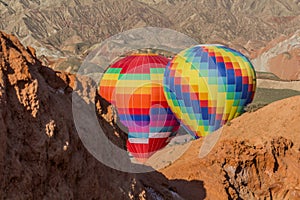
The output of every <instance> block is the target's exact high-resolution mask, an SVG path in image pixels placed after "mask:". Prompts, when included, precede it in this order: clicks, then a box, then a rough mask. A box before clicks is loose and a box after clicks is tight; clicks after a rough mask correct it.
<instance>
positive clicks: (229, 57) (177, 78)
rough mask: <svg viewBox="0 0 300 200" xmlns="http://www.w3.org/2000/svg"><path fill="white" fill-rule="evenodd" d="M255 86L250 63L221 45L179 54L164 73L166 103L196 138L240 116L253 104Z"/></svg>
mask: <svg viewBox="0 0 300 200" xmlns="http://www.w3.org/2000/svg"><path fill="white" fill-rule="evenodd" d="M255 87H256V78H255V71H254V69H253V66H252V64H251V63H250V62H249V60H248V59H247V58H246V57H245V56H244V55H242V54H241V53H239V52H237V51H235V50H233V49H230V48H227V47H225V46H221V45H206V46H205V45H198V46H194V47H192V48H189V49H186V50H184V51H182V52H181V53H179V54H178V55H176V56H175V57H174V58H173V59H172V60H171V61H170V62H169V63H168V65H167V67H166V70H165V74H164V92H165V95H166V98H167V101H168V104H169V106H170V107H171V110H172V111H173V113H174V114H175V115H176V117H177V118H178V119H179V120H180V121H181V122H182V124H183V126H184V127H186V129H187V130H188V131H189V132H190V133H191V134H192V135H193V136H194V137H195V138H198V137H200V136H205V135H207V134H209V133H211V132H213V131H215V130H217V129H218V128H220V127H221V126H222V125H224V124H225V123H226V122H227V121H228V120H231V119H233V118H234V117H237V116H238V115H240V114H241V113H242V112H243V108H244V106H245V105H247V104H248V103H250V102H251V101H252V99H253V96H254V92H255Z"/></svg>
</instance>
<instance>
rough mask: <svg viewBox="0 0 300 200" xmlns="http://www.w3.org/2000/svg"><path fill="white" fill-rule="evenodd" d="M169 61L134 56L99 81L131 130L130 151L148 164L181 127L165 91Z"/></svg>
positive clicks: (102, 90)
mask: <svg viewBox="0 0 300 200" xmlns="http://www.w3.org/2000/svg"><path fill="white" fill-rule="evenodd" d="M168 61H169V60H168V59H167V58H165V57H162V56H159V55H156V54H132V55H129V56H127V57H125V58H123V59H120V60H119V61H117V62H115V63H114V64H112V65H111V66H110V67H109V68H108V69H107V71H106V72H105V73H104V75H103V77H102V80H101V82H100V95H101V96H102V97H103V98H105V99H106V100H108V101H109V102H111V103H112V104H113V105H115V107H116V108H117V111H118V114H119V118H120V121H121V123H122V124H123V125H125V126H126V127H127V128H128V130H129V133H128V140H127V150H128V151H129V152H130V153H131V154H132V155H133V156H134V157H135V158H136V159H138V160H140V161H145V160H146V159H147V158H149V157H150V156H151V155H152V154H153V153H155V152H156V151H157V150H159V149H161V148H163V147H164V146H166V145H167V144H168V142H169V140H170V137H171V136H173V135H174V133H176V131H177V129H178V128H179V125H180V124H179V122H178V121H177V119H176V117H175V116H174V114H173V113H172V111H171V109H170V108H169V106H168V103H167V100H166V98H165V96H164V92H163V85H162V82H163V75H164V71H165V67H166V65H167V63H168Z"/></svg>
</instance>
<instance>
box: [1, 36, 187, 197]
mask: <svg viewBox="0 0 300 200" xmlns="http://www.w3.org/2000/svg"><path fill="white" fill-rule="evenodd" d="M79 85H80V88H81V89H82V90H79V91H76V92H78V93H81V96H82V98H85V97H94V99H93V100H95V101H94V102H92V101H89V99H90V98H86V99H84V101H85V102H86V104H90V105H91V106H93V107H95V108H96V109H95V110H96V112H97V116H98V121H99V124H100V125H101V126H102V128H103V130H104V131H105V134H106V136H107V137H108V138H109V139H110V141H112V142H113V143H114V144H116V145H118V146H119V147H120V148H125V142H126V134H125V133H124V132H122V131H121V130H120V129H118V128H117V126H116V125H115V121H114V115H113V112H112V110H111V107H110V105H109V104H108V103H107V102H105V101H104V100H103V99H102V98H101V97H100V96H98V95H97V92H96V88H93V87H92V86H93V84H92V82H91V80H90V79H87V78H84V77H75V76H74V75H71V74H68V73H64V72H58V71H53V70H52V69H50V68H48V67H45V66H42V65H41V62H40V61H39V60H38V59H37V58H36V56H35V51H34V49H33V48H31V47H27V48H25V47H24V46H22V45H21V43H20V42H19V41H18V39H17V38H16V37H14V36H11V35H7V34H5V33H2V32H0V180H1V181H0V199H146V198H147V199H153V198H154V197H155V196H160V197H161V198H164V199H173V197H172V193H171V191H170V190H169V182H168V180H167V179H166V178H165V177H164V176H163V175H162V174H160V173H158V172H155V171H154V172H152V173H147V174H130V173H125V172H121V171H117V170H115V169H112V168H110V167H108V166H105V165H104V164H102V163H101V162H99V161H98V160H97V159H96V158H94V157H93V156H92V155H91V154H90V153H89V152H88V151H87V150H86V148H85V147H84V146H83V143H82V141H81V140H80V138H79V136H78V134H77V130H76V128H75V125H74V120H73V115H72V98H71V94H72V92H74V90H75V89H76V88H78V87H79ZM125 159H126V158H125ZM128 161H129V158H128ZM184 182H185V181H184ZM175 199H176V198H175Z"/></svg>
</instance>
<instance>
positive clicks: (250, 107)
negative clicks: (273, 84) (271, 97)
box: [244, 103, 268, 113]
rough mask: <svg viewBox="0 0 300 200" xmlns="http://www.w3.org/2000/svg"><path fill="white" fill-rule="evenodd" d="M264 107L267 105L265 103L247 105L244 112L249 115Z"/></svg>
mask: <svg viewBox="0 0 300 200" xmlns="http://www.w3.org/2000/svg"><path fill="white" fill-rule="evenodd" d="M266 105H268V104H266V103H251V104H249V105H247V106H246V107H245V108H244V110H245V111H246V112H249V113H250V112H255V111H257V110H259V109H260V108H262V107H264V106H266Z"/></svg>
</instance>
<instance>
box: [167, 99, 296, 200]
mask: <svg viewBox="0 0 300 200" xmlns="http://www.w3.org/2000/svg"><path fill="white" fill-rule="evenodd" d="M299 113H300V96H297V97H292V98H290V99H285V100H281V101H278V102H275V103H273V104H270V105H268V106H266V107H264V108H262V109H260V110H258V111H256V112H253V113H246V114H244V115H242V116H241V117H239V118H237V119H234V120H232V121H231V123H230V124H228V125H227V126H225V127H224V128H223V130H222V134H221V137H220V139H219V140H218V142H217V143H216V144H215V146H214V148H213V149H212V151H211V152H210V153H209V154H208V155H207V156H206V157H203V158H199V156H198V155H199V150H200V147H201V146H202V145H203V140H202V141H201V140H199V141H194V142H193V144H192V145H191V148H190V149H189V150H188V151H187V152H186V153H185V154H184V155H183V156H182V157H181V158H180V159H179V160H178V161H176V162H175V163H173V164H172V165H171V166H169V167H167V168H166V169H163V170H161V171H162V172H163V174H165V175H166V176H167V177H168V178H170V179H185V180H190V181H191V180H201V181H203V184H204V187H205V188H206V191H207V198H208V199H299V198H300V188H299V185H300V175H299V168H300V136H299V130H300V124H299V120H300V114H299ZM213 137H214V136H213ZM204 141H205V139H204ZM205 142H209V141H205ZM177 169H181V170H180V173H178V171H177Z"/></svg>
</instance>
